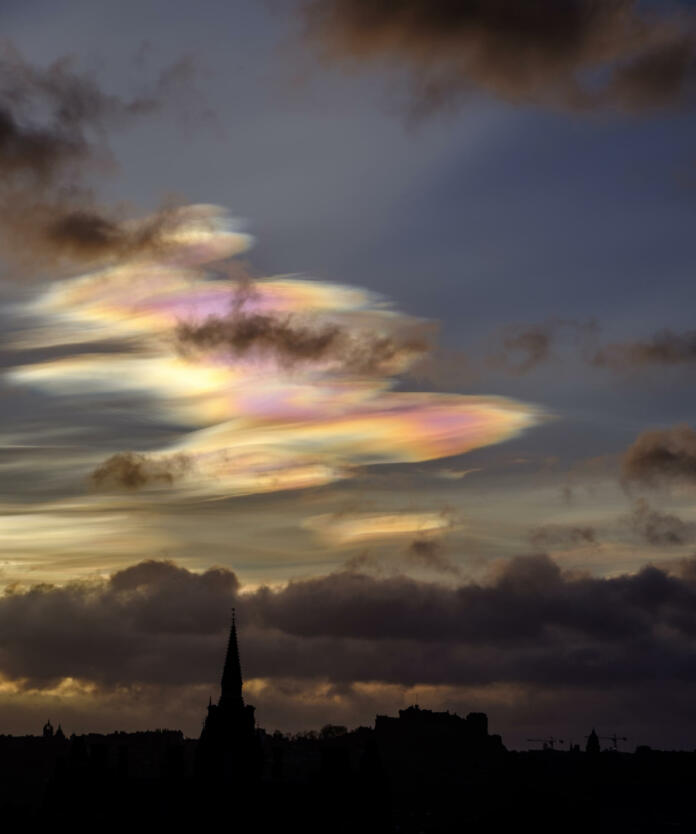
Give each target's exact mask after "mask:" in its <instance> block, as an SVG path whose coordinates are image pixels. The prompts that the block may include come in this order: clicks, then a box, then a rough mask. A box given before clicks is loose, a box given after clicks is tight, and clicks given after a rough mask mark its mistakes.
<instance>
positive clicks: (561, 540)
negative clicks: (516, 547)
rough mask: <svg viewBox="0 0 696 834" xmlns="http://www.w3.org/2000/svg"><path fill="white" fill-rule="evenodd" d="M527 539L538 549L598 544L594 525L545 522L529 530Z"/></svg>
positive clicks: (594, 545)
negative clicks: (543, 524) (541, 525)
mask: <svg viewBox="0 0 696 834" xmlns="http://www.w3.org/2000/svg"><path fill="white" fill-rule="evenodd" d="M529 540H530V542H531V543H532V545H533V546H534V547H536V548H540V549H545V548H549V547H574V546H577V545H585V546H592V547H597V546H598V545H599V542H598V541H597V532H596V530H595V529H594V527H590V526H577V525H576V526H571V525H568V526H566V525H562V524H546V525H545V526H543V527H537V528H535V529H534V530H531V531H530V533H529Z"/></svg>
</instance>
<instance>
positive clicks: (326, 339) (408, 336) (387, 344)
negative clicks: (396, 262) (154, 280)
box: [176, 302, 429, 374]
mask: <svg viewBox="0 0 696 834" xmlns="http://www.w3.org/2000/svg"><path fill="white" fill-rule="evenodd" d="M176 343H177V347H178V349H179V350H180V351H181V352H183V353H185V354H188V353H190V352H191V351H211V350H223V351H225V352H228V353H229V354H230V355H232V356H234V357H239V356H248V355H251V356H271V357H273V359H275V360H276V361H278V362H279V363H280V364H282V365H284V366H286V367H292V366H293V365H295V364H298V363H303V362H320V363H321V362H326V363H329V364H331V365H337V366H339V367H340V368H341V369H343V370H345V371H347V372H349V373H355V374H374V373H377V374H382V373H390V372H392V371H394V370H399V369H400V368H401V367H402V366H403V363H404V362H405V363H408V362H409V361H411V360H412V359H413V358H415V357H419V356H421V355H423V354H424V353H425V352H426V351H427V350H428V347H429V341H428V334H427V328H426V327H425V326H424V325H421V324H418V325H413V326H410V327H403V326H402V332H400V333H399V334H393V335H392V334H389V335H382V334H379V333H370V332H368V331H364V330H360V329H358V328H356V327H352V326H348V325H345V324H343V323H323V324H313V323H307V322H304V321H302V320H300V319H299V318H297V317H296V316H277V315H270V314H265V313H249V312H247V311H245V310H244V309H243V305H240V304H238V303H236V302H235V304H234V305H233V310H232V311H231V313H230V315H229V316H224V317H220V316H211V317H209V318H208V319H206V321H205V322H203V323H202V324H191V323H188V322H180V323H179V325H178V326H177V328H176Z"/></svg>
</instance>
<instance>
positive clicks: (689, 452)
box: [621, 424, 696, 487]
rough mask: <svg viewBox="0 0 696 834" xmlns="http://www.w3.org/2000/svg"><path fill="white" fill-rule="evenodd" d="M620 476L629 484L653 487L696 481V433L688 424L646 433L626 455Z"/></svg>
mask: <svg viewBox="0 0 696 834" xmlns="http://www.w3.org/2000/svg"><path fill="white" fill-rule="evenodd" d="M621 474H622V478H623V480H624V481H625V482H626V483H630V482H635V483H640V484H643V485H644V486H650V487H656V486H660V485H661V484H664V483H667V482H669V481H677V480H683V481H688V482H696V432H695V431H694V430H693V429H692V428H691V427H690V426H688V425H686V424H682V425H677V426H673V427H672V428H668V429H654V430H651V431H645V432H643V433H642V434H640V435H638V437H637V438H636V439H635V441H634V442H633V444H632V445H631V446H630V447H629V448H628V449H627V450H626V452H625V453H624V455H623V458H622V461H621Z"/></svg>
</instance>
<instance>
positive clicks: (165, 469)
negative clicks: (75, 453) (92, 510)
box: [91, 452, 192, 490]
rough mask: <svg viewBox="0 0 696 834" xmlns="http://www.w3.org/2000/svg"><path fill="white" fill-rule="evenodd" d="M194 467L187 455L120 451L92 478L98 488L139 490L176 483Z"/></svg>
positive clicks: (97, 470)
mask: <svg viewBox="0 0 696 834" xmlns="http://www.w3.org/2000/svg"><path fill="white" fill-rule="evenodd" d="M191 466H192V463H191V459H190V458H189V457H188V456H187V455H183V454H181V455H168V456H166V457H160V458H153V457H150V456H149V455H145V454H142V453H139V452H119V453H117V454H115V455H112V456H111V457H110V458H107V459H106V460H105V461H104V463H102V464H100V465H99V466H98V467H97V468H96V469H95V470H94V472H93V473H92V476H91V477H92V483H93V485H94V486H95V487H96V488H97V489H126V490H137V489H142V488H143V487H146V486H152V485H158V484H159V485H164V486H168V485H170V484H173V483H174V481H176V480H178V479H179V478H181V477H183V476H184V475H185V474H186V473H187V472H189V471H190V469H191Z"/></svg>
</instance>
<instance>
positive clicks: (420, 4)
mask: <svg viewBox="0 0 696 834" xmlns="http://www.w3.org/2000/svg"><path fill="white" fill-rule="evenodd" d="M305 10H306V14H307V20H308V25H309V32H310V35H311V36H313V37H315V38H318V39H319V41H320V43H323V44H324V46H325V51H326V53H327V55H328V57H329V58H332V59H336V58H338V59H344V60H345V59H348V60H352V61H361V60H378V61H382V62H393V63H395V64H397V65H399V66H403V67H405V68H407V69H408V70H409V71H410V74H411V79H412V88H413V92H414V95H415V96H416V100H417V103H418V105H419V106H420V107H422V108H426V109H427V108H433V107H440V106H442V105H443V104H448V103H450V102H451V101H453V100H456V98H457V97H460V96H462V95H465V94H468V93H470V92H472V91H475V90H477V89H480V90H485V91H487V92H489V93H492V94H493V95H495V96H498V97H500V98H503V99H505V100H508V101H512V102H519V103H528V102H535V103H541V104H545V105H552V106H558V107H563V108H572V109H579V110H590V109H598V108H605V107H606V108H620V109H623V110H627V111H641V110H645V109H650V108H656V107H662V106H665V105H670V104H675V103H678V102H680V101H683V100H684V99H685V98H686V97H687V96H688V94H689V93H690V92H691V89H692V85H693V81H694V55H695V52H696V40H695V39H694V19H693V15H692V13H691V12H690V11H687V8H686V6H685V5H681V6H679V5H678V4H677V5H674V4H665V5H664V6H658V5H656V4H655V5H652V6H650V7H648V6H647V4H643V3H640V2H638V0H599V2H598V0H564V1H563V2H559V0H529V1H528V2H519V0H462V1H461V2H456V0H455V1H454V2H453V0H306V2H305Z"/></svg>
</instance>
